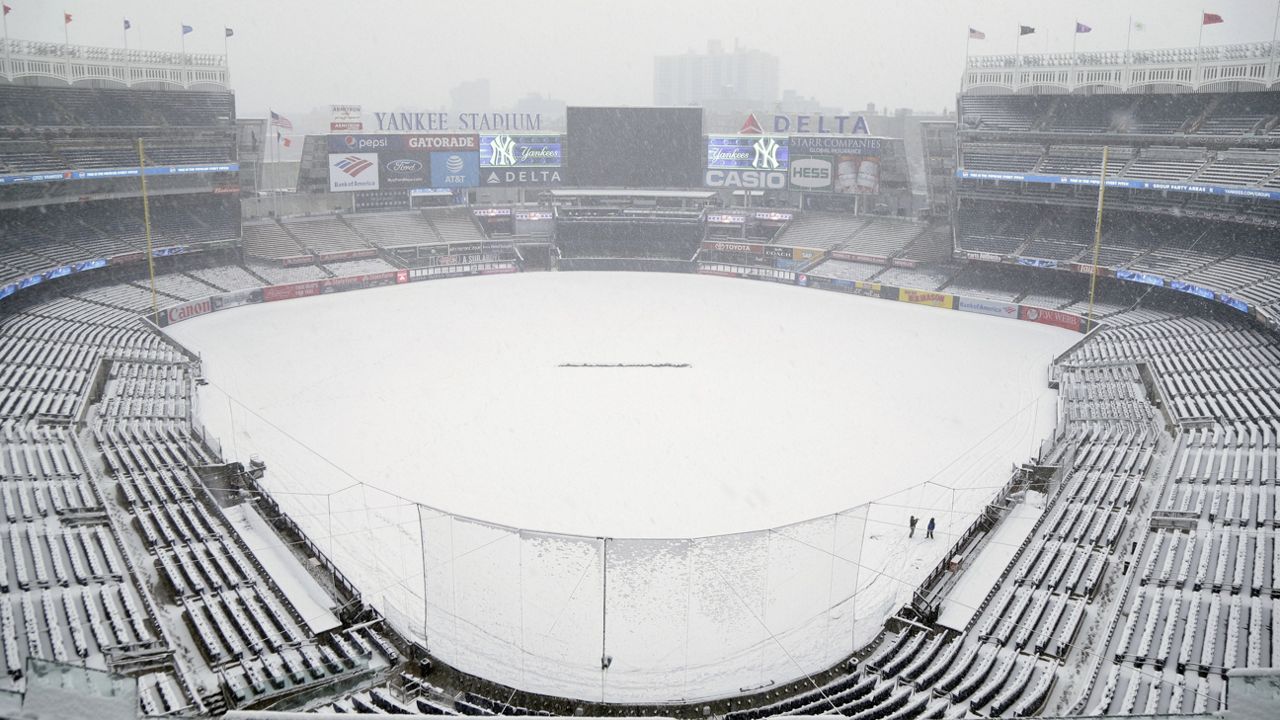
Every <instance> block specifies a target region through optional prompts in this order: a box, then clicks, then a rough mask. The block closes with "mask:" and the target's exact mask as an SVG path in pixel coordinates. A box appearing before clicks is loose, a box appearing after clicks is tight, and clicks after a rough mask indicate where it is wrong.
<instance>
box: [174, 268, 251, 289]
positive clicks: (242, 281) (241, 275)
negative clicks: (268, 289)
mask: <svg viewBox="0 0 1280 720" xmlns="http://www.w3.org/2000/svg"><path fill="white" fill-rule="evenodd" d="M187 274H188V275H190V276H192V277H194V278H196V279H197V280H200V281H201V282H203V283H205V284H206V285H209V286H210V287H212V288H214V289H215V292H228V291H231V290H244V289H247V288H255V287H261V286H262V285H264V284H266V283H265V282H264V281H263V280H262V279H260V278H257V277H254V276H253V274H252V273H250V272H249V271H248V270H246V269H244V268H243V267H241V266H239V265H220V266H217V267H211V268H200V269H198V270H188V271H187Z"/></svg>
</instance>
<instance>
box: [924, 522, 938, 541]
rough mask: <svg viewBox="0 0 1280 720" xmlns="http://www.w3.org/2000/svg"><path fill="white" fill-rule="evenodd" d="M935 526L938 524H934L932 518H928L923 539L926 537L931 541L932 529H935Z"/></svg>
mask: <svg viewBox="0 0 1280 720" xmlns="http://www.w3.org/2000/svg"><path fill="white" fill-rule="evenodd" d="M937 526H938V524H937V523H935V522H934V521H933V518H929V527H927V528H925V535H924V536H925V537H927V538H929V539H930V540H932V539H933V529H934V528H935V527H937Z"/></svg>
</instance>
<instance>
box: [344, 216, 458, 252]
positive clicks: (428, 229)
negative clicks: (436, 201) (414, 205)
mask: <svg viewBox="0 0 1280 720" xmlns="http://www.w3.org/2000/svg"><path fill="white" fill-rule="evenodd" d="M346 220H347V223H348V224H349V225H350V226H351V227H352V228H353V229H354V230H355V231H356V232H357V233H359V234H360V236H361V237H362V238H364V239H365V241H367V242H369V243H372V244H373V245H377V246H379V247H400V246H406V247H412V246H416V245H434V244H436V243H439V242H443V240H442V238H441V237H440V235H439V234H437V233H436V230H435V228H434V227H433V226H432V225H431V223H429V222H427V220H426V218H425V217H423V213H422V212H421V211H419V212H396V213H356V214H354V215H348V216H347V218H346Z"/></svg>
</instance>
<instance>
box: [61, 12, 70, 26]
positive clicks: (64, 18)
mask: <svg viewBox="0 0 1280 720" xmlns="http://www.w3.org/2000/svg"><path fill="white" fill-rule="evenodd" d="M62 24H63V25H70V24H71V13H69V12H64V13H62Z"/></svg>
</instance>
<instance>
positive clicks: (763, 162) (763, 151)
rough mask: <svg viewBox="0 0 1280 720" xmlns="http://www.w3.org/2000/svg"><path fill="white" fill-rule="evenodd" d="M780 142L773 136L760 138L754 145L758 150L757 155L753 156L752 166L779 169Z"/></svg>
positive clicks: (758, 168)
mask: <svg viewBox="0 0 1280 720" xmlns="http://www.w3.org/2000/svg"><path fill="white" fill-rule="evenodd" d="M778 147H779V145H778V142H777V141H776V140H774V139H773V138H769V137H764V138H760V139H759V140H757V141H756V142H755V145H752V148H753V149H754V150H755V151H756V154H755V157H753V158H751V167H753V168H755V169H757V170H777V169H778Z"/></svg>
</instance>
